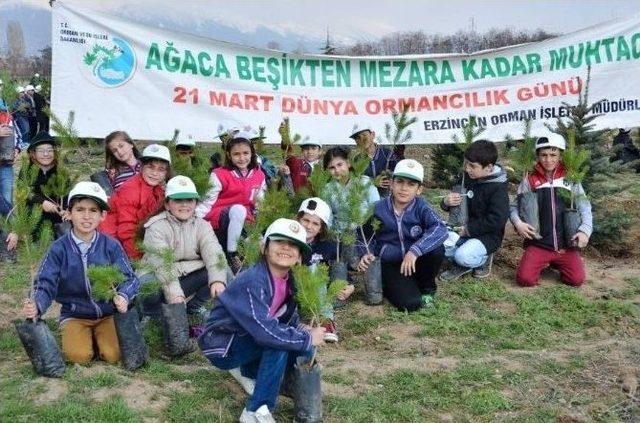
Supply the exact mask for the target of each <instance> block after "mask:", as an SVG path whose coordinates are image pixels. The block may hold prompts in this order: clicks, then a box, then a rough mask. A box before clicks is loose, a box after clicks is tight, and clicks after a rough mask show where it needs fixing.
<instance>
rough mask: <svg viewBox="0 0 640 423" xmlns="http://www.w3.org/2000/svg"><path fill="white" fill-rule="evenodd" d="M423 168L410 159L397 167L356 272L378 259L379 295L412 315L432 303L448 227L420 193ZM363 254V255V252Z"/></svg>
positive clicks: (381, 202)
mask: <svg viewBox="0 0 640 423" xmlns="http://www.w3.org/2000/svg"><path fill="white" fill-rule="evenodd" d="M423 179H424V168H423V167H422V165H421V164H420V163H418V162H417V161H415V160H413V159H404V160H401V161H400V162H398V164H397V165H396V167H395V170H394V172H393V177H392V179H391V195H390V196H389V197H386V198H383V199H382V200H380V201H378V202H377V203H376V204H375V210H374V219H377V220H379V221H380V227H379V229H378V231H377V232H376V234H375V237H374V239H373V240H372V242H371V247H370V248H371V250H372V251H373V252H374V253H373V254H364V255H363V256H362V258H361V259H360V263H359V264H358V270H360V271H365V270H366V269H367V267H369V264H370V263H371V262H372V261H373V260H374V259H375V256H378V257H380V260H381V261H382V286H383V294H384V296H385V297H386V298H387V300H389V302H390V303H391V304H393V305H394V306H395V307H397V308H398V309H400V310H407V311H414V310H417V309H419V308H420V307H423V306H431V305H432V304H433V296H434V295H435V293H436V281H435V279H436V275H437V274H438V271H439V270H440V265H441V264H442V260H443V258H444V247H443V245H442V244H443V243H444V241H445V239H447V228H446V227H445V225H444V224H443V223H442V221H441V219H440V218H439V217H438V215H437V214H436V213H435V212H434V211H433V209H432V208H431V207H430V206H429V204H428V203H427V202H426V201H425V199H424V198H422V197H421V196H420V194H421V193H422V182H423ZM361 253H362V251H361Z"/></svg>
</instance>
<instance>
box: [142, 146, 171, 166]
mask: <svg viewBox="0 0 640 423" xmlns="http://www.w3.org/2000/svg"><path fill="white" fill-rule="evenodd" d="M145 159H147V160H151V159H156V160H164V161H165V162H167V163H169V164H171V153H169V149H168V148H167V147H165V146H164V145H160V144H151V145H148V146H146V147H145V148H144V150H142V161H145Z"/></svg>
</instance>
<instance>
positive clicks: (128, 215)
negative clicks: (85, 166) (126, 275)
mask: <svg viewBox="0 0 640 423" xmlns="http://www.w3.org/2000/svg"><path fill="white" fill-rule="evenodd" d="M140 161H141V162H142V169H141V170H140V173H138V174H137V175H135V176H134V177H132V178H129V179H128V180H127V181H126V182H125V183H124V184H122V185H121V186H120V187H119V188H118V189H117V190H116V191H115V192H114V194H113V195H112V196H111V198H110V199H109V212H108V213H107V217H106V219H105V220H104V221H103V222H102V223H101V224H100V227H99V228H98V229H99V230H100V232H103V233H105V234H107V235H110V236H112V237H114V238H116V239H117V240H118V241H120V243H121V244H122V247H123V248H124V251H125V252H126V253H127V256H129V258H130V259H132V260H136V259H139V258H141V257H142V252H141V251H140V250H138V248H137V247H136V241H137V238H138V237H137V232H138V229H139V228H140V227H141V226H142V225H143V224H144V223H145V222H146V221H147V219H149V217H151V216H153V215H154V214H156V213H158V211H159V210H160V208H161V207H162V205H163V204H164V185H165V183H166V182H167V179H168V177H169V174H170V173H171V172H170V170H171V169H170V168H171V154H170V153H169V149H168V148H167V147H165V146H164V145H159V144H151V145H149V146H148V147H146V148H145V149H144V150H143V151H142V157H141V158H140Z"/></svg>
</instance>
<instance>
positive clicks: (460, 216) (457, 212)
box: [449, 185, 469, 227]
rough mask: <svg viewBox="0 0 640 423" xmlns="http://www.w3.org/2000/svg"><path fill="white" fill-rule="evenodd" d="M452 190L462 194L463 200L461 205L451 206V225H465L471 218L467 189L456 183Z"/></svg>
mask: <svg viewBox="0 0 640 423" xmlns="http://www.w3.org/2000/svg"><path fill="white" fill-rule="evenodd" d="M451 191H452V192H457V193H458V194H460V195H462V202H461V203H460V205H459V206H455V207H450V208H449V225H451V226H453V227H457V226H465V225H466V224H467V221H468V220H469V210H468V208H467V190H466V189H465V188H464V187H463V186H462V185H454V186H453V188H451Z"/></svg>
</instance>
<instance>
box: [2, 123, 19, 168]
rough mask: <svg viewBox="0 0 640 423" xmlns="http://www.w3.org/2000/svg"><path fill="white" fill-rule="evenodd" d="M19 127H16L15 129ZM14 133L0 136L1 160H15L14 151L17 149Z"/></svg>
mask: <svg viewBox="0 0 640 423" xmlns="http://www.w3.org/2000/svg"><path fill="white" fill-rule="evenodd" d="M15 130H17V129H14V131H15ZM15 148H16V147H15V145H14V139H13V135H10V136H8V137H0V160H3V161H7V162H13V153H14V150H15Z"/></svg>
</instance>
